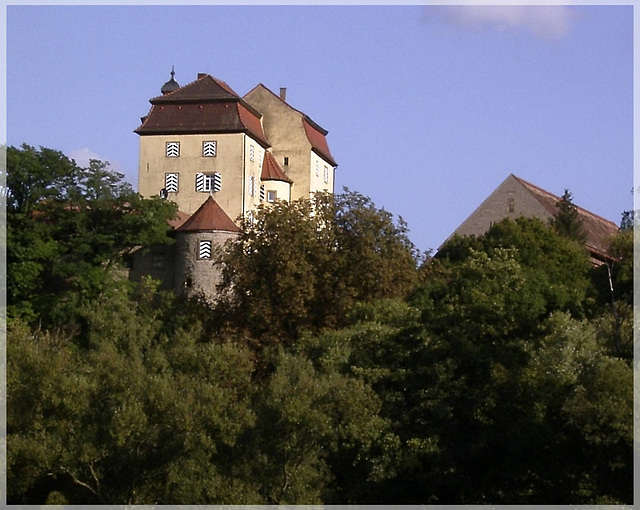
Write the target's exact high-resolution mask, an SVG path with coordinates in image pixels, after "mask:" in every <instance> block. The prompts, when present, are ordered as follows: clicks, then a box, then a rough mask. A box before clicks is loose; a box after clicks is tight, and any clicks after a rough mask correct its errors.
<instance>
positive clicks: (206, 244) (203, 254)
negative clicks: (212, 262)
mask: <svg viewBox="0 0 640 510" xmlns="http://www.w3.org/2000/svg"><path fill="white" fill-rule="evenodd" d="M198 258H199V259H210V258H211V241H204V240H203V241H200V242H199V243H198Z"/></svg>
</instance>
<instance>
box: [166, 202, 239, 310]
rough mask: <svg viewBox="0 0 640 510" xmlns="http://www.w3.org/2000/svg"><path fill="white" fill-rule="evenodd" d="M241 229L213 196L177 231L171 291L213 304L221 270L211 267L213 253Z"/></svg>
mask: <svg viewBox="0 0 640 510" xmlns="http://www.w3.org/2000/svg"><path fill="white" fill-rule="evenodd" d="M239 231H240V229H239V228H238V227H237V226H236V224H235V223H234V222H233V221H232V220H231V218H229V216H227V214H226V213H225V212H224V211H223V210H222V208H221V207H220V206H219V205H218V204H217V203H216V201H215V200H214V199H213V197H211V196H210V197H209V198H207V200H206V201H205V202H204V204H202V205H201V206H200V208H199V209H198V210H197V211H196V212H195V213H194V214H193V215H192V216H191V217H190V218H189V219H188V220H187V221H186V222H185V223H183V224H182V225H181V226H180V227H178V228H177V229H176V245H175V266H174V289H175V292H176V293H178V294H180V293H183V292H184V293H186V294H187V296H190V297H191V296H195V295H202V296H203V297H204V298H205V299H207V300H209V301H212V300H213V299H214V298H215V295H216V286H217V285H218V283H220V278H221V271H220V268H219V267H216V266H214V263H213V261H214V258H215V251H217V250H222V249H224V245H225V243H226V242H227V241H228V240H229V239H232V238H233V237H235V236H236V235H237V234H238V232H239Z"/></svg>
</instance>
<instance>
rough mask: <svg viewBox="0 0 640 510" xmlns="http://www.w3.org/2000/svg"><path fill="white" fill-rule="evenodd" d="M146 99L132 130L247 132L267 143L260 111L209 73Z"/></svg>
mask: <svg viewBox="0 0 640 510" xmlns="http://www.w3.org/2000/svg"><path fill="white" fill-rule="evenodd" d="M167 83H170V82H167ZM176 83H177V82H176ZM165 85H166V84H165ZM163 89H164V87H163ZM163 92H164V91H163ZM149 102H150V103H151V105H152V106H151V110H150V111H149V114H148V115H147V116H145V117H143V118H142V125H141V126H140V127H138V128H137V129H136V130H135V131H134V132H135V133H138V134H139V135H165V134H166V135H168V134H205V133H212V134H215V133H247V134H249V135H250V136H251V137H252V138H254V139H255V140H256V141H257V142H258V143H260V144H261V145H262V146H263V147H265V148H266V147H269V142H268V141H267V137H266V136H265V134H264V130H263V129H262V122H261V120H260V119H261V117H262V114H261V113H260V112H258V111H257V110H256V109H255V108H253V106H251V105H250V104H249V103H247V102H246V101H245V100H244V99H242V98H241V97H240V96H238V94H236V93H235V92H234V91H233V89H231V87H229V86H228V85H227V84H226V83H225V82H223V81H221V80H218V79H216V78H214V77H213V76H210V75H208V74H200V75H198V79H197V80H196V81H194V82H191V83H189V84H187V85H185V86H184V87H179V88H177V89H175V90H172V91H169V92H166V93H164V94H163V95H162V96H158V97H154V98H152V99H150V100H149Z"/></svg>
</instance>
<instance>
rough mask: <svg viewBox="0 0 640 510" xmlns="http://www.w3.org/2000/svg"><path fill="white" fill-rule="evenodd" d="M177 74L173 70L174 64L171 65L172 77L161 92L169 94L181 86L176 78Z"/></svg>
mask: <svg viewBox="0 0 640 510" xmlns="http://www.w3.org/2000/svg"><path fill="white" fill-rule="evenodd" d="M175 74H176V72H175V71H174V70H173V66H171V79H170V80H169V81H168V82H167V83H165V84H164V85H163V86H162V88H161V89H160V92H162V93H163V94H168V93H169V92H173V91H174V90H177V89H179V88H180V84H179V83H178V82H177V81H176V80H175V78H174V76H175Z"/></svg>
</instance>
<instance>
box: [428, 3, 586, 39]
mask: <svg viewBox="0 0 640 510" xmlns="http://www.w3.org/2000/svg"><path fill="white" fill-rule="evenodd" d="M425 16H426V17H427V19H430V18H440V19H443V20H445V21H446V22H448V23H451V24H453V25H457V26H462V27H469V28H473V27H482V26H488V27H491V28H494V29H498V30H505V29H515V30H528V31H530V32H532V33H533V34H535V35H536V36H539V37H544V38H549V39H560V38H562V37H564V36H566V35H567V34H568V33H569V32H570V30H571V28H572V26H573V22H574V19H575V17H576V14H575V11H574V10H573V9H572V8H571V7H569V6H566V5H449V6H426V7H425Z"/></svg>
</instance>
